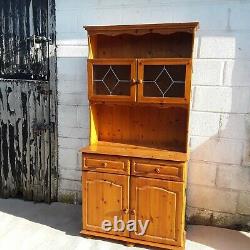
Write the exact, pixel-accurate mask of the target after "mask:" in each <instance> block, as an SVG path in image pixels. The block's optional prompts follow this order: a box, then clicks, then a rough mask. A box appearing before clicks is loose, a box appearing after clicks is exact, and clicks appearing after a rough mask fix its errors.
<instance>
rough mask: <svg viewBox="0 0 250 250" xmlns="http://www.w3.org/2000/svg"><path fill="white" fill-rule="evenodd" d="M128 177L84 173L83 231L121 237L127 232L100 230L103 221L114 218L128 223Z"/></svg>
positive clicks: (126, 234)
mask: <svg viewBox="0 0 250 250" xmlns="http://www.w3.org/2000/svg"><path fill="white" fill-rule="evenodd" d="M128 184H129V177H128V176H125V175H124V176H122V175H114V174H107V173H97V172H89V171H85V172H84V173H83V201H84V205H83V229H85V230H91V231H96V232H102V233H109V234H115V235H121V236H128V232H127V231H126V230H125V231H124V232H114V231H113V227H112V230H111V231H110V232H106V231H104V230H103V229H102V222H103V220H109V221H111V222H112V224H113V221H114V216H117V217H118V219H121V220H123V221H124V222H125V223H126V222H127V221H128V219H129V218H128V217H129V214H128V205H129V204H128V199H129V194H128Z"/></svg>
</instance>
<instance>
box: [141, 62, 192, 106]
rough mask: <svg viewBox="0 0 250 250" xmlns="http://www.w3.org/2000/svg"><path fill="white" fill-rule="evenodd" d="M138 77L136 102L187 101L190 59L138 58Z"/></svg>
mask: <svg viewBox="0 0 250 250" xmlns="http://www.w3.org/2000/svg"><path fill="white" fill-rule="evenodd" d="M138 78H139V85H138V102H151V103H188V102H189V98H190V97H189V93H190V84H191V83H190V80H191V79H190V78H191V60H190V59H139V60H138Z"/></svg>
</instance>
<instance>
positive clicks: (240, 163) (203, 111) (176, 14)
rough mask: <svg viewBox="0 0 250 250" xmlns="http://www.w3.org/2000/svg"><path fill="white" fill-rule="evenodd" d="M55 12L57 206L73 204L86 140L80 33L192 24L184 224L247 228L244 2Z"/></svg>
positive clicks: (76, 6)
mask: <svg viewBox="0 0 250 250" xmlns="http://www.w3.org/2000/svg"><path fill="white" fill-rule="evenodd" d="M56 11H57V12H56V17H57V45H58V50H57V52H58V94H59V109H58V116H59V124H58V129H59V174H60V185H59V200H61V201H70V202H72V201H73V202H79V201H80V200H81V183H80V178H81V172H80V163H79V158H78V149H79V148H80V147H82V146H84V145H87V143H88V133H89V119H88V102H87V89H86V86H87V84H86V58H87V51H88V50H87V37H86V32H85V31H84V30H83V29H82V26H83V25H109V24H110V25H111V24H136V23H158V22H190V21H199V22H200V30H199V31H198V33H197V36H196V38H195V50H194V67H193V87H192V110H191V121H190V147H191V160H190V162H189V174H188V188H187V205H188V209H187V218H188V220H189V221H190V222H191V223H202V224H209V225H211V224H213V225H219V226H228V227H232V226H237V225H245V226H247V225H248V226H250V115H249V112H250V42H249V41H250V16H249V13H250V1H246V0H245V1H244V0H241V1H240V0H238V1H237V0H231V1H230V0H228V1H226V0H169V1H164V0H155V1H152V0H126V1H122V0H116V1H114V0H113V1H112V0H105V1H104V0H89V1H82V0H74V1H67V0H57V1H56Z"/></svg>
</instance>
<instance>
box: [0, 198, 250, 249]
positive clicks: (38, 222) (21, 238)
mask: <svg viewBox="0 0 250 250" xmlns="http://www.w3.org/2000/svg"><path fill="white" fill-rule="evenodd" d="M80 228H81V207H80V206H77V205H69V204H62V203H53V204H51V205H47V204H42V203H38V204H35V203H33V202H25V201H21V200H16V199H8V200H3V199H0V249H1V250H12V249H14V250H16V249H17V250H31V249H32V250H33V249H34V250H40V249H43V250H56V249H59V250H76V249H77V250H78V249H79V250H80V249H81V250H83V249H84V250H85V249H86V250H99V249H100V250H125V249H129V250H134V249H138V250H142V249H144V248H142V247H140V248H139V247H137V248H136V247H135V248H128V247H126V246H124V245H122V244H117V243H115V242H110V241H103V240H91V239H86V238H83V237H81V236H79V231H80ZM191 249H192V250H198V249H199V250H208V249H209V250H210V249H217V250H250V233H243V232H238V231H232V230H227V229H221V228H214V227H205V226H189V228H188V232H187V243H186V250H191Z"/></svg>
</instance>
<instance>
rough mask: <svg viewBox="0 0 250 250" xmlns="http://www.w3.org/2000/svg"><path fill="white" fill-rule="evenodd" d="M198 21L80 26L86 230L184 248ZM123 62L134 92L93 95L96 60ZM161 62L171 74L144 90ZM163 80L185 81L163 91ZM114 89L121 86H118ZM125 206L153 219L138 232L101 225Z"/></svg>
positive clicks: (129, 215) (136, 215) (141, 217)
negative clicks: (86, 103)
mask: <svg viewBox="0 0 250 250" xmlns="http://www.w3.org/2000/svg"><path fill="white" fill-rule="evenodd" d="M197 27H198V23H186V24H151V25H117V26H93V27H90V26H87V27H85V29H86V30H87V31H88V41H89V61H88V62H89V63H88V87H89V100H90V128H91V129H90V145H89V146H87V147H85V148H81V149H80V152H81V154H82V159H83V170H84V171H83V230H82V231H81V233H82V234H83V235H88V236H89V235H91V236H96V237H104V238H109V239H115V240H121V241H123V242H125V243H126V244H144V245H148V246H152V247H159V248H164V249H176V250H177V249H184V248H185V231H184V224H185V207H186V203H185V199H186V195H185V188H186V181H187V160H188V156H189V152H188V122H189V109H190V91H191V69H192V53H193V42H194V33H195V30H196V28H197ZM122 62H126V63H128V62H130V64H131V65H132V64H133V72H131V76H132V77H131V78H133V83H134V84H135V85H133V84H132V85H131V89H132V90H133V91H132V93H134V96H132V98H128V97H125V99H124V97H121V96H119V95H118V94H117V95H116V96H115V95H113V96H112V94H113V93H110V94H109V95H105V96H103V94H101V95H99V96H98V93H105V91H104V90H103V89H102V90H101V91H100V89H98V90H97V91H96V89H95V91H96V93H97V94H95V95H94V91H93V89H94V82H93V72H94V70H96V68H95V69H94V67H95V66H94V65H95V64H100V65H104V66H105V65H110V64H112V65H119V64H121V63H122ZM161 68H163V69H165V70H167V69H166V68H168V70H167V72H166V71H164V72H165V73H166V74H167V75H168V77H169V79H170V80H169V79H168V80H166V79H165V78H166V76H165V78H163V79H161V81H160V82H156V81H155V80H154V81H153V82H154V83H155V85H154V84H151V85H147V86H146V88H147V89H146V88H145V86H144V85H143V84H144V83H146V82H147V83H152V79H157V80H159V78H157V77H158V76H159V77H160V76H161V72H162V70H161ZM102 71H103V68H99V72H102ZM145 72H146V73H147V76H148V75H149V79H146V78H145V74H144V73H145ZM169 72H171V74H173V75H174V76H176V78H172V76H171V75H170V73H169ZM96 74H97V75H99V74H98V72H97V73H96ZM100 75H101V74H100ZM151 76H153V77H154V78H152V79H151ZM144 78H145V79H144ZM110 82H112V81H111V80H110ZM165 82H167V84H168V85H169V86H170V87H172V86H173V84H172V83H173V82H176V83H177V82H178V83H180V84H183V83H184V84H185V85H181V87H180V86H174V87H175V88H174V90H171V93H167V92H165V90H164V91H162V89H161V88H160V85H159V84H161V85H163V86H162V87H166V86H165V85H164V84H165ZM111 86H112V85H111ZM156 87H157V88H158V89H157V88H156ZM170 87H169V88H170ZM167 88H168V87H167ZM144 90H145V91H144ZM158 90H159V91H160V92H159V91H158ZM167 90H168V89H167ZM119 91H120V92H119V94H120V93H124V92H122V91H123V89H120V90H119ZM126 93H127V92H126ZM166 93H167V94H168V95H169V96H167V95H165V94H166ZM161 94H162V95H161ZM93 97H94V98H93ZM126 98H127V99H126ZM126 166H127V167H126ZM125 170H126V171H125ZM107 182H108V183H109V184H108V185H107ZM90 194H92V195H90ZM103 194H105V198H104V196H103V197H102V195H103ZM118 197H122V198H120V199H119V202H120V200H123V203H124V204H126V206H125V207H126V208H125V207H124V206H120V203H119V202H118V203H119V204H117V203H116V202H115V201H116V200H117V199H118ZM104 201H105V203H104ZM100 208H101V211H99V209H100ZM122 209H125V210H124V211H125V214H126V217H125V221H127V220H134V219H135V220H138V219H139V220H142V221H143V222H144V221H145V220H149V221H150V222H149V227H148V229H147V230H146V232H145V234H144V235H143V236H142V235H139V234H138V233H139V231H138V230H137V232H128V231H126V230H125V231H124V232H123V233H121V234H120V235H115V234H114V232H110V233H105V232H104V231H103V230H102V229H101V228H100V225H101V222H102V220H106V219H110V220H111V221H112V219H113V218H111V217H110V215H111V214H112V216H117V215H118V216H121V215H120V214H121V212H120V211H121V210H122ZM110 211H112V212H110ZM128 211H129V212H128ZM95 215H97V216H95ZM87 220H89V221H90V223H87V222H86V221H87Z"/></svg>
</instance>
